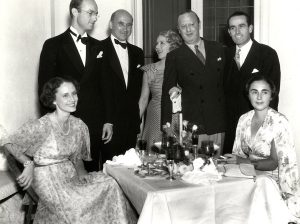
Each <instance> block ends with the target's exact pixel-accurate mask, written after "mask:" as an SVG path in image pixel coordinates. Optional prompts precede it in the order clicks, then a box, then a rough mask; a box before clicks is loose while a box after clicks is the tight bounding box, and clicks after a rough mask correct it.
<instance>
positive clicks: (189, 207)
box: [105, 165, 289, 224]
mask: <svg viewBox="0 0 300 224" xmlns="http://www.w3.org/2000/svg"><path fill="white" fill-rule="evenodd" d="M105 172H106V173H107V174H109V175H111V176H112V177H114V178H115V179H116V180H117V182H118V183H119V185H120V186H121V188H122V189H123V191H124V193H125V194H126V195H127V197H128V198H129V200H130V201H131V202H132V204H133V206H134V207H135V208H136V210H137V212H138V213H139V214H140V217H139V221H138V223H140V224H160V223H162V224H171V223H172V224H177V223H178V224H182V223H184V224H189V223H190V224H198V223H199V224H200V223H203V224H215V223H216V224H226V223H228V224H245V223H251V224H252V223H253V224H259V223H264V224H267V223H270V224H277V223H278V224H282V223H288V220H289V218H288V215H289V213H288V210H287V207H286V206H285V204H284V202H283V200H282V199H281V197H280V195H279V191H278V188H277V185H276V183H275V182H273V180H271V179H269V178H268V177H266V176H259V177H257V179H256V182H254V181H253V179H243V178H228V177H227V178H223V180H221V181H219V182H216V183H214V184H211V185H209V186H201V185H192V184H188V183H185V182H183V181H182V180H180V179H179V178H178V179H177V180H175V181H173V182H170V181H168V180H165V179H161V178H156V179H155V178H152V179H150V178H149V179H147V178H146V179H142V178H139V177H137V176H135V175H134V173H133V169H130V168H126V167H122V166H111V165H105Z"/></svg>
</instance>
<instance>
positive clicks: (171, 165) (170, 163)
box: [166, 159, 176, 181]
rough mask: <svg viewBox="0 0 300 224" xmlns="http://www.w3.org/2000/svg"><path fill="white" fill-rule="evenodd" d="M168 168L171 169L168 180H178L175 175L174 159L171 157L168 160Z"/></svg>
mask: <svg viewBox="0 0 300 224" xmlns="http://www.w3.org/2000/svg"><path fill="white" fill-rule="evenodd" d="M167 165H168V170H169V177H167V178H166V179H167V180H170V181H173V180H176V178H175V177H173V170H174V160H173V159H169V160H167Z"/></svg>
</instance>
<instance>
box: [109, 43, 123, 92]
mask: <svg viewBox="0 0 300 224" xmlns="http://www.w3.org/2000/svg"><path fill="white" fill-rule="evenodd" d="M107 41H108V54H109V63H110V67H111V68H112V70H113V71H114V72H115V73H116V75H117V77H118V78H119V79H120V80H121V81H122V83H123V87H124V88H125V89H126V84H125V79H124V75H123V71H122V67H121V63H120V60H119V58H118V55H117V52H116V50H115V48H114V45H113V43H112V42H111V39H110V37H108V38H107Z"/></svg>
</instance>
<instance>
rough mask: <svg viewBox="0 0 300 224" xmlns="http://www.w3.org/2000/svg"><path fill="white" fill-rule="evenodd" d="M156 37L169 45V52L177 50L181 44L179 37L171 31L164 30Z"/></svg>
mask: <svg viewBox="0 0 300 224" xmlns="http://www.w3.org/2000/svg"><path fill="white" fill-rule="evenodd" d="M158 36H163V37H165V38H166V39H167V42H168V43H169V44H170V51H172V50H174V49H176V48H178V47H179V46H180V45H181V44H182V38H181V36H180V35H179V34H178V33H177V32H175V31H173V30H164V31H161V32H160V33H159V35H158Z"/></svg>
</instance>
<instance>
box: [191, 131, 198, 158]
mask: <svg viewBox="0 0 300 224" xmlns="http://www.w3.org/2000/svg"><path fill="white" fill-rule="evenodd" d="M198 143H199V135H197V134H196V133H194V132H193V134H192V145H193V151H194V158H195V159H197V157H198Z"/></svg>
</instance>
